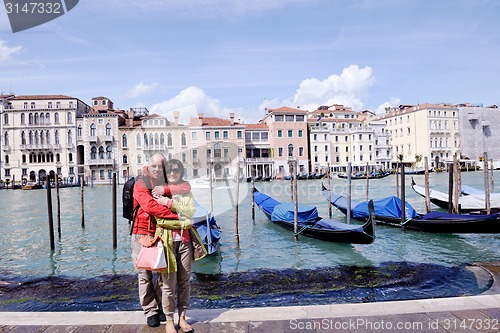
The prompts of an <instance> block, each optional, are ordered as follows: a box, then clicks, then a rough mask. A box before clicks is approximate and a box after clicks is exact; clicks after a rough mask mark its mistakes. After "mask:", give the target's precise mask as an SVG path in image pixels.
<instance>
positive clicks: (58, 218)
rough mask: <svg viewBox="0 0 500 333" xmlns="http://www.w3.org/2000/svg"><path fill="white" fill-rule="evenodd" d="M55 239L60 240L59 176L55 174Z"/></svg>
mask: <svg viewBox="0 0 500 333" xmlns="http://www.w3.org/2000/svg"><path fill="white" fill-rule="evenodd" d="M55 184H56V204H57V237H58V238H59V240H60V239H61V198H60V196H59V175H57V174H56V181H55Z"/></svg>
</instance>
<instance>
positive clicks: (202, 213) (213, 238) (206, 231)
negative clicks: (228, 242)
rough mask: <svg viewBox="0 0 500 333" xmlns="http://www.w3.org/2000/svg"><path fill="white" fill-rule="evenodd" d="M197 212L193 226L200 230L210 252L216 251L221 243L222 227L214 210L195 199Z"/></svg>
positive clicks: (199, 232)
mask: <svg viewBox="0 0 500 333" xmlns="http://www.w3.org/2000/svg"><path fill="white" fill-rule="evenodd" d="M195 206H196V212H195V214H194V216H193V226H194V227H195V228H196V231H198V234H199V235H200V238H201V240H202V242H203V244H204V245H205V247H206V249H207V252H208V254H212V253H215V252H216V251H217V250H218V248H219V244H220V242H219V241H220V237H221V233H222V231H221V229H220V228H219V226H218V225H217V223H216V221H215V217H214V214H213V212H212V211H209V210H207V209H206V208H204V207H203V206H201V205H200V204H199V203H198V202H197V201H196V200H195Z"/></svg>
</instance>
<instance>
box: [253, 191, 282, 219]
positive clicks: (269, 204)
mask: <svg viewBox="0 0 500 333" xmlns="http://www.w3.org/2000/svg"><path fill="white" fill-rule="evenodd" d="M253 199H254V201H255V203H256V204H257V205H258V206H259V207H260V209H262V210H263V211H264V212H266V213H267V214H269V215H271V214H272V213H273V210H274V207H276V205H279V204H280V202H279V201H277V200H274V199H273V198H271V197H270V196H268V195H266V194H264V193H260V192H254V198H253Z"/></svg>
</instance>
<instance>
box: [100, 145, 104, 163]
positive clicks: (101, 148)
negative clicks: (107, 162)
mask: <svg viewBox="0 0 500 333" xmlns="http://www.w3.org/2000/svg"><path fill="white" fill-rule="evenodd" d="M99 159H100V160H103V159H104V147H103V146H100V147H99Z"/></svg>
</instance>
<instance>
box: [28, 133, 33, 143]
mask: <svg viewBox="0 0 500 333" xmlns="http://www.w3.org/2000/svg"><path fill="white" fill-rule="evenodd" d="M28 137H29V138H28V142H29V144H30V145H32V144H33V132H32V131H30V132H29V134H28Z"/></svg>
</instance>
